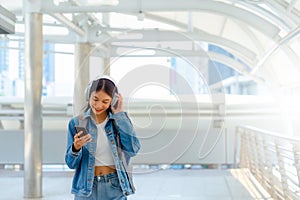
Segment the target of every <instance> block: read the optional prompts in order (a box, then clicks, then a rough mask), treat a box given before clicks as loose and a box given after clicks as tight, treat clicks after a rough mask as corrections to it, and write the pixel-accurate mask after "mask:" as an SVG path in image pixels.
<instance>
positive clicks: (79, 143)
mask: <svg viewBox="0 0 300 200" xmlns="http://www.w3.org/2000/svg"><path fill="white" fill-rule="evenodd" d="M82 133H83V132H82V131H80V132H79V133H77V134H75V135H74V142H73V146H74V150H75V151H80V149H81V147H83V146H84V145H85V144H86V143H88V142H91V141H92V137H91V135H90V134H87V135H85V136H83V137H80V135H81V134H82Z"/></svg>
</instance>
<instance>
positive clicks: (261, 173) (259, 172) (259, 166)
mask: <svg viewBox="0 0 300 200" xmlns="http://www.w3.org/2000/svg"><path fill="white" fill-rule="evenodd" d="M254 139H255V148H256V156H257V165H256V166H257V168H256V169H257V170H256V172H257V176H256V177H257V178H258V181H259V182H260V183H261V184H265V181H264V180H265V177H264V172H265V169H264V159H263V157H262V156H263V153H262V145H261V142H260V140H259V135H258V133H257V132H255V136H254Z"/></svg>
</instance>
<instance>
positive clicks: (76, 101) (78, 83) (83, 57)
mask: <svg viewBox="0 0 300 200" xmlns="http://www.w3.org/2000/svg"><path fill="white" fill-rule="evenodd" d="M90 51H91V45H90V44H89V43H78V44H76V45H75V54H74V58H75V77H74V94H73V113H74V115H77V114H79V113H80V112H81V111H82V109H83V108H84V106H85V105H86V101H85V98H84V91H85V88H86V86H87V84H88V83H89V80H90V77H89V65H90Z"/></svg>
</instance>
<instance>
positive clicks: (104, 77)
mask: <svg viewBox="0 0 300 200" xmlns="http://www.w3.org/2000/svg"><path fill="white" fill-rule="evenodd" d="M101 79H106V80H109V81H110V82H112V83H113V85H114V86H115V91H116V92H117V86H116V84H115V81H114V80H113V78H112V77H110V76H108V75H102V76H97V77H96V78H95V79H93V80H91V81H90V82H89V84H88V86H87V88H86V89H85V91H84V96H85V100H86V101H87V102H88V101H89V98H90V96H89V95H90V92H91V87H92V85H93V82H94V81H98V82H99V81H100V80H101ZM98 82H97V85H98ZM113 95H114V94H113Z"/></svg>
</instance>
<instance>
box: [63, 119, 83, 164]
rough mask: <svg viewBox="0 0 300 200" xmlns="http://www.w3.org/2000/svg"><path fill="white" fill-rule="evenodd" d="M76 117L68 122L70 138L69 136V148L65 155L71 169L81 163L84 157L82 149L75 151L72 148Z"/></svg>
mask: <svg viewBox="0 0 300 200" xmlns="http://www.w3.org/2000/svg"><path fill="white" fill-rule="evenodd" d="M75 121H76V120H75V118H72V119H71V120H70V121H69V124H68V138H67V150H66V155H65V162H66V164H67V165H68V167H69V168H70V169H76V168H78V166H79V165H80V161H81V158H82V149H80V151H79V152H74V151H73V150H72V145H73V142H74V135H75V134H76V133H75V128H74V126H75ZM77 121H78V120H77Z"/></svg>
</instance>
